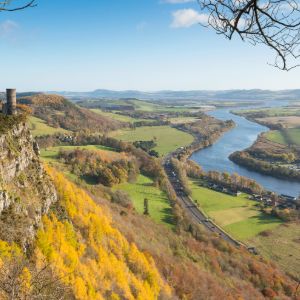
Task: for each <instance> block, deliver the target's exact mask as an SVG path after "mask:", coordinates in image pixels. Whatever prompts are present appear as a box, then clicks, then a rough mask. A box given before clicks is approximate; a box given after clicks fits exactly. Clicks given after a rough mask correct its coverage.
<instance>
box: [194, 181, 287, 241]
mask: <svg viewBox="0 0 300 300" xmlns="http://www.w3.org/2000/svg"><path fill="white" fill-rule="evenodd" d="M190 185H191V189H192V198H193V199H194V200H197V202H198V203H199V205H200V207H201V208H202V209H203V210H204V212H205V213H206V214H207V215H208V216H209V217H210V218H212V219H213V220H214V221H215V222H216V224H218V225H219V226H221V227H222V228H224V230H225V231H227V232H228V233H230V234H231V235H232V236H233V237H235V238H237V239H238V240H240V241H247V240H249V239H250V238H253V237H255V236H256V235H257V234H259V233H260V232H262V231H265V230H268V229H273V228H275V227H277V226H278V225H280V224H281V223H282V222H281V221H280V220H279V219H277V218H275V217H271V216H268V215H266V214H264V213H262V212H260V211H259V209H258V208H257V207H256V204H257V202H254V201H251V200H248V196H247V195H245V194H242V195H240V196H238V197H234V196H230V195H227V194H223V193H219V192H215V191H213V190H210V189H208V188H204V187H201V186H199V185H198V184H197V182H196V181H191V182H190Z"/></svg>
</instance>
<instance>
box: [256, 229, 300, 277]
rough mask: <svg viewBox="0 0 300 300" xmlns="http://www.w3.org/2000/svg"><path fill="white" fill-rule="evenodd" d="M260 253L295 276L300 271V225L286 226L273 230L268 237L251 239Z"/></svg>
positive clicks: (259, 236)
mask: <svg viewBox="0 0 300 300" xmlns="http://www.w3.org/2000/svg"><path fill="white" fill-rule="evenodd" d="M251 243H252V244H254V245H256V247H257V248H258V250H259V252H260V253H261V254H262V255H264V256H266V257H268V258H270V259H271V260H274V261H276V262H277V263H278V264H279V265H280V266H281V267H282V269H283V270H285V271H287V272H289V273H290V274H292V275H294V276H297V275H298V276H299V271H300V251H299V249H300V224H284V225H281V226H278V227H276V229H274V230H271V231H270V232H269V235H268V236H262V235H258V236H256V237H255V238H253V239H251Z"/></svg>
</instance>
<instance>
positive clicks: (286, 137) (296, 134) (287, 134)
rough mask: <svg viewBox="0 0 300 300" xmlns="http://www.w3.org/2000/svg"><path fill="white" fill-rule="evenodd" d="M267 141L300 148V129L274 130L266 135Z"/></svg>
mask: <svg viewBox="0 0 300 300" xmlns="http://www.w3.org/2000/svg"><path fill="white" fill-rule="evenodd" d="M266 137H267V139H269V140H270V141H272V142H276V143H280V144H284V145H289V144H293V145H297V146H300V128H290V129H284V130H280V131H279V130H272V131H269V132H267V133H266Z"/></svg>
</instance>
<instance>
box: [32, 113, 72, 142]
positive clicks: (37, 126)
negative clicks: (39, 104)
mask: <svg viewBox="0 0 300 300" xmlns="http://www.w3.org/2000/svg"><path fill="white" fill-rule="evenodd" d="M29 124H30V130H31V133H32V135H33V136H34V137H37V136H42V135H52V134H55V133H69V132H70V131H68V130H65V129H62V128H54V127H50V126H48V125H47V124H46V122H45V121H43V120H41V119H39V118H36V117H30V119H29Z"/></svg>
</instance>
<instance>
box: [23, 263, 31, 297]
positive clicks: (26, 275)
mask: <svg viewBox="0 0 300 300" xmlns="http://www.w3.org/2000/svg"><path fill="white" fill-rule="evenodd" d="M31 279H32V276H31V273H30V271H29V270H28V268H26V267H25V268H24V269H23V271H22V274H21V276H20V280H21V289H22V291H23V294H25V295H26V294H27V295H28V294H29V293H30V290H31V288H32V286H31Z"/></svg>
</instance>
